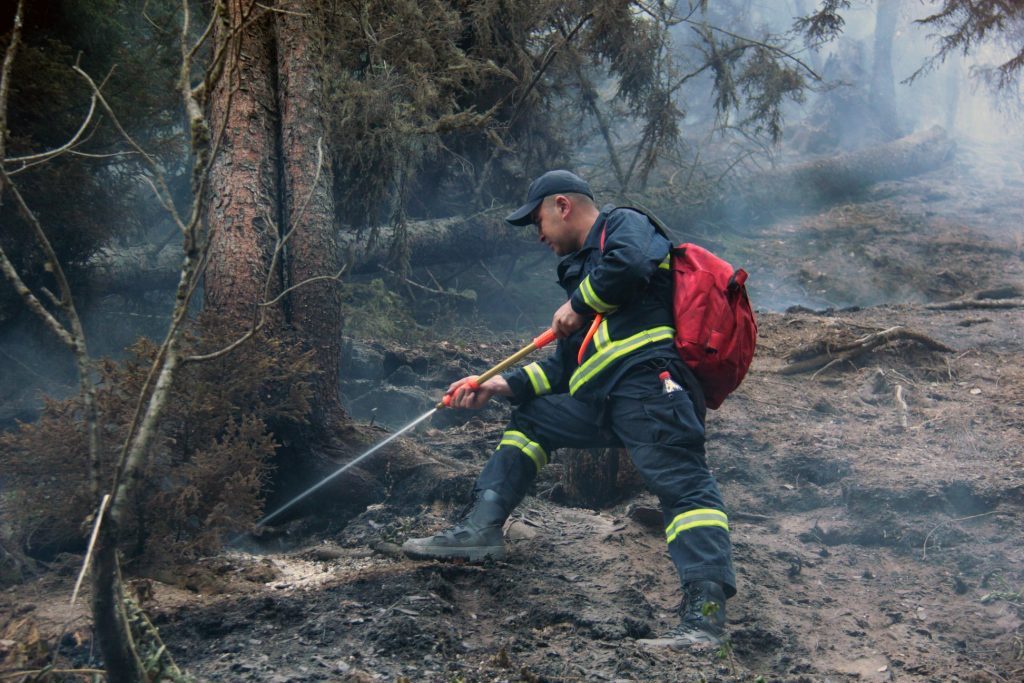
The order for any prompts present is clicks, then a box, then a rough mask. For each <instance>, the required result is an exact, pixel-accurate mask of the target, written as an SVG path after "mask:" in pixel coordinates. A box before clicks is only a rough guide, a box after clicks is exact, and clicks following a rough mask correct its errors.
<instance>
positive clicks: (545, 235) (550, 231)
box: [532, 197, 580, 256]
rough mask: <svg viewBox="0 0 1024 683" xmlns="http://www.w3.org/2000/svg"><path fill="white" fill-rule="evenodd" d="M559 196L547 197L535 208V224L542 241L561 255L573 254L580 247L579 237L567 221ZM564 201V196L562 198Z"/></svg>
mask: <svg viewBox="0 0 1024 683" xmlns="http://www.w3.org/2000/svg"><path fill="white" fill-rule="evenodd" d="M558 199H559V197H547V198H545V199H544V201H542V202H541V203H540V204H539V205H538V206H537V208H536V209H534V210H533V216H532V218H533V224H534V225H535V226H537V235H538V236H539V237H540V241H541V242H543V243H544V244H546V245H547V246H548V247H550V248H551V250H552V251H553V252H555V253H556V254H557V255H559V256H565V255H566V254H571V253H572V252H574V251H576V250H577V249H579V248H580V244H579V238H578V236H577V235H576V234H575V232H574V231H573V230H572V228H571V227H570V226H569V224H568V223H566V221H565V218H564V215H563V214H564V213H565V211H564V209H565V208H566V207H565V206H564V205H563V203H560V202H559V201H558ZM561 199H562V200H563V201H564V200H565V198H564V197H562V198H561Z"/></svg>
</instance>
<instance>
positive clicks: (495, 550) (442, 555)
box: [402, 543, 506, 562]
mask: <svg viewBox="0 0 1024 683" xmlns="http://www.w3.org/2000/svg"><path fill="white" fill-rule="evenodd" d="M402 552H404V553H405V554H406V555H408V556H409V557H411V558H413V559H414V560H466V561H468V562H483V561H485V560H488V559H491V560H504V559H505V555H506V552H505V548H504V546H469V547H465V548H424V547H422V546H415V545H410V544H408V543H406V544H404V545H402Z"/></svg>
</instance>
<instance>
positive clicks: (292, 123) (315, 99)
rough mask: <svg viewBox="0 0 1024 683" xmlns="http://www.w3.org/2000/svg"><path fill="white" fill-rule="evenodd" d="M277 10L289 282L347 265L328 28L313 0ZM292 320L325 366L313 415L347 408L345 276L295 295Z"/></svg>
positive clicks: (293, 1)
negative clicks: (323, 69) (331, 122)
mask: <svg viewBox="0 0 1024 683" xmlns="http://www.w3.org/2000/svg"><path fill="white" fill-rule="evenodd" d="M278 8H279V9H280V10H282V11H281V12H280V13H278V14H277V15H276V29H277V31H276V33H277V69H278V71H277V84H278V92H277V95H278V106H279V110H280V112H281V154H282V162H283V163H282V169H283V176H284V177H283V181H284V190H285V191H284V195H283V196H284V211H283V212H282V213H283V215H284V216H285V219H286V222H285V225H286V230H291V231H292V233H291V236H290V237H289V239H288V243H287V260H286V264H287V265H286V268H285V275H286V278H287V283H286V284H287V286H294V285H296V284H298V283H301V282H303V281H305V280H309V279H310V278H315V277H322V276H325V275H334V274H336V273H337V272H338V271H339V270H340V268H341V250H340V248H339V245H338V241H337V239H336V237H335V233H336V230H335V214H334V195H333V193H332V188H333V186H334V182H333V173H332V169H331V163H330V158H329V157H328V156H327V154H326V152H325V151H324V150H323V149H322V142H320V141H322V140H323V138H324V128H325V126H324V121H323V117H322V115H321V112H322V111H323V102H322V93H323V86H322V84H321V83H320V80H319V69H318V64H319V63H320V61H321V60H322V58H323V52H324V51H323V49H322V48H321V45H320V44H319V40H320V36H322V34H323V30H322V28H321V30H317V27H316V26H315V25H311V24H314V23H315V21H316V18H317V17H316V15H310V14H309V12H310V11H311V10H310V6H309V3H306V2H302V1H300V0H285V1H284V2H281V3H278ZM285 314H286V316H287V318H288V321H289V322H290V323H291V325H292V327H293V328H294V329H295V330H296V332H297V333H298V335H299V337H300V338H301V339H302V340H303V342H304V343H305V344H306V345H308V347H309V348H310V349H312V350H313V353H314V355H315V358H316V363H317V367H318V368H320V370H321V372H320V374H319V375H318V377H317V380H316V382H315V386H314V392H315V394H314V400H313V410H314V415H313V421H314V423H316V424H321V423H324V422H325V419H326V417H327V416H328V415H330V414H334V415H340V414H341V404H340V402H339V395H338V392H339V386H338V384H339V370H340V367H339V366H340V360H341V329H342V315H341V293H340V292H339V290H338V283H337V282H336V281H333V280H323V281H319V282H315V283H311V284H308V285H305V286H303V287H300V288H298V289H296V290H294V291H293V292H291V294H290V295H289V296H288V299H287V303H286V312H285Z"/></svg>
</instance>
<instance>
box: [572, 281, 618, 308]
mask: <svg viewBox="0 0 1024 683" xmlns="http://www.w3.org/2000/svg"><path fill="white" fill-rule="evenodd" d="M580 296H582V297H583V303H585V304H586V305H588V306H590V307H591V308H592V309H594V310H595V311H597V312H598V313H607V312H608V311H614V310H615V309H616V308H618V306H615V305H613V304H610V303H608V302H606V301H605V300H604V299H602V298H601V297H599V296H598V295H597V292H595V291H594V286H593V285H591V284H590V276H589V275H588V276H586V277H585V278H583V282H581V283H580Z"/></svg>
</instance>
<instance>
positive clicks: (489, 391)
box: [447, 375, 512, 410]
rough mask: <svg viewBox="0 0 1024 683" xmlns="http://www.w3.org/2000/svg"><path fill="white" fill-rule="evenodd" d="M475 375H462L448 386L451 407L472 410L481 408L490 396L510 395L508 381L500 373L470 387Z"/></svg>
mask: <svg viewBox="0 0 1024 683" xmlns="http://www.w3.org/2000/svg"><path fill="white" fill-rule="evenodd" d="M476 378H477V376H476V375H470V376H469V377H463V378H462V379H460V380H458V381H457V382H452V383H451V386H449V387H448V392H447V393H448V394H451V397H452V402H451V404H450V405H449V407H451V408H472V409H474V410H476V409H479V408H483V407H484V406H485V405H487V402H488V401H490V400H491V397H492V396H511V395H512V389H510V388H509V386H508V382H506V381H505V378H504V377H502V376H501V375H498V376H497V377H492V378H490V379H489V380H487V381H486V382H484V383H483V384H481V385H479V386H478V387H477V388H476V389H472V388H471V386H472V383H474V382H476Z"/></svg>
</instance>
